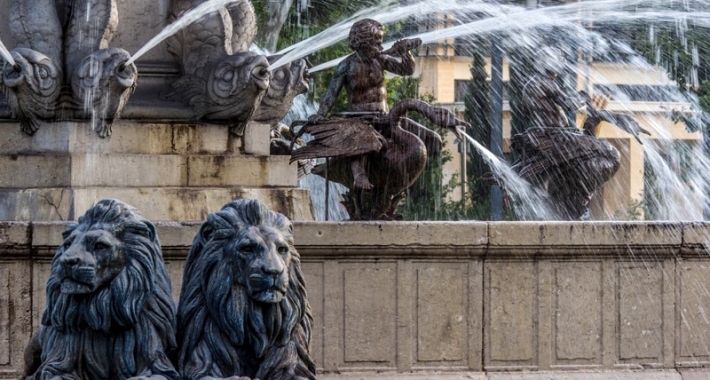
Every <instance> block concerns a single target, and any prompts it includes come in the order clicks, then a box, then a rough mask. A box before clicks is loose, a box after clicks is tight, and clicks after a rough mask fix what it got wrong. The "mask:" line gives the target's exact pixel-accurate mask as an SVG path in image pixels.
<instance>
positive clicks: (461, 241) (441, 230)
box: [294, 222, 488, 249]
mask: <svg viewBox="0 0 710 380" xmlns="http://www.w3.org/2000/svg"><path fill="white" fill-rule="evenodd" d="M295 229H296V231H295V232H294V234H295V236H296V238H297V239H298V240H299V241H301V242H303V243H299V245H303V246H311V245H312V246H348V247H352V246H365V247H368V246H411V245H416V246H458V247H461V246H465V247H467V248H471V249H473V248H476V247H480V248H481V249H483V248H484V247H485V246H486V245H487V244H488V236H487V235H488V223H486V222H337V223H336V222H333V223H329V222H300V223H297V224H296V226H295ZM304 235H305V236H304Z"/></svg>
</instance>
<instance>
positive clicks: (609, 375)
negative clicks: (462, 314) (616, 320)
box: [487, 370, 685, 380]
mask: <svg viewBox="0 0 710 380" xmlns="http://www.w3.org/2000/svg"><path fill="white" fill-rule="evenodd" d="M487 375H488V377H487V379H488V380H685V379H683V378H682V377H681V375H680V373H678V372H676V371H674V370H665V371H663V370H659V371H598V372H564V371H560V372H504V373H496V372H488V373H487Z"/></svg>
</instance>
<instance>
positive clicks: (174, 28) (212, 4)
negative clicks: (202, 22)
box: [126, 0, 245, 66]
mask: <svg viewBox="0 0 710 380" xmlns="http://www.w3.org/2000/svg"><path fill="white" fill-rule="evenodd" d="M243 1H245V0H210V1H208V2H206V3H202V4H200V5H199V6H197V7H195V8H194V9H192V10H190V11H188V12H186V13H185V14H184V15H182V16H181V17H180V18H179V19H177V20H175V22H173V23H172V24H170V25H168V26H166V27H165V28H164V29H163V30H162V31H161V32H160V33H158V34H157V35H156V36H155V37H153V38H151V39H150V41H148V43H146V44H145V45H143V47H142V48H140V49H139V50H138V51H137V52H136V53H135V54H133V57H131V59H129V60H128V62H126V66H128V65H130V64H131V63H133V62H135V61H136V60H137V59H138V58H140V57H141V56H142V55H143V54H145V53H146V52H148V51H149V50H150V49H152V48H154V47H155V46H156V45H158V44H159V43H161V42H162V41H163V40H164V39H166V38H168V37H170V36H172V35H173V34H175V33H177V32H178V31H179V30H180V29H182V28H184V27H186V26H188V25H190V24H192V23H193V22H195V21H197V20H199V19H200V18H202V17H203V16H205V15H207V14H210V13H212V12H216V11H218V10H219V9H220V8H221V7H223V6H225V5H227V4H230V3H237V2H243Z"/></svg>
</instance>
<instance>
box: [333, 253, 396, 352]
mask: <svg viewBox="0 0 710 380" xmlns="http://www.w3.org/2000/svg"><path fill="white" fill-rule="evenodd" d="M396 278H397V276H396V270H395V268H394V266H393V265H391V264H380V265H375V266H371V265H362V264H359V265H358V264H353V265H352V266H348V267H346V268H345V270H344V273H343V287H344V290H343V293H344V297H343V309H344V310H345V314H344V317H345V318H344V321H343V325H344V330H345V331H344V337H343V339H344V342H343V344H344V350H343V352H344V360H345V364H346V365H348V364H349V365H353V364H354V363H357V362H369V363H379V362H385V363H386V364H389V365H393V364H394V360H395V352H396V351H395V348H396V346H397V342H396V336H395V335H394V334H393V332H394V331H395V327H396V325H395V321H396V320H397V312H396V310H397V308H396V289H397V282H396Z"/></svg>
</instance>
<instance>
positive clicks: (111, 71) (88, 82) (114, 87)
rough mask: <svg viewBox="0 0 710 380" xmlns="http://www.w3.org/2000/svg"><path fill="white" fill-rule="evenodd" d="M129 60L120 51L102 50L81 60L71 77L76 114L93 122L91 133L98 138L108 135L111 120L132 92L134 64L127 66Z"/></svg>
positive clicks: (123, 52) (136, 76) (118, 112)
mask: <svg viewBox="0 0 710 380" xmlns="http://www.w3.org/2000/svg"><path fill="white" fill-rule="evenodd" d="M130 58H131V56H130V55H129V54H128V52H127V51H125V50H123V49H119V48H108V49H102V50H99V51H97V52H94V53H92V54H90V55H88V56H87V57H86V58H84V59H83V60H82V61H81V63H80V64H79V66H78V67H77V69H76V71H75V72H74V74H73V76H72V79H71V86H72V90H73V91H72V94H73V96H74V103H75V105H76V106H77V109H78V114H79V116H80V117H82V118H91V119H92V120H94V121H95V125H94V129H95V130H96V133H97V134H98V135H99V136H101V137H106V136H109V135H110V134H111V124H112V122H113V120H114V119H116V118H118V117H119V116H120V114H121V111H122V110H123V107H124V106H125V105H126V102H127V101H128V98H129V97H130V95H131V94H132V93H133V91H134V90H135V86H136V80H137V79H138V70H137V69H136V66H135V65H134V64H132V63H131V64H127V62H128V60H129V59H130Z"/></svg>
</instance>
